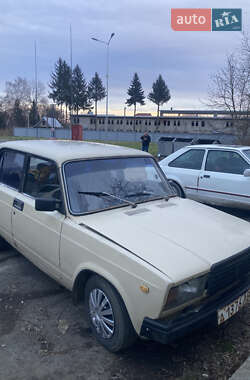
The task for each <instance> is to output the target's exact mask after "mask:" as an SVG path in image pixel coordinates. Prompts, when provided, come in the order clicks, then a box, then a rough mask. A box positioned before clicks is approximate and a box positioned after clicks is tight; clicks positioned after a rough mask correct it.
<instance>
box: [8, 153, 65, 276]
mask: <svg viewBox="0 0 250 380" xmlns="http://www.w3.org/2000/svg"><path fill="white" fill-rule="evenodd" d="M35 198H44V199H45V198H50V199H51V198H56V199H60V198H61V189H60V183H59V180H58V173H57V168H56V165H55V164H54V163H53V162H52V161H50V160H46V159H43V158H39V157H36V156H32V155H31V156H30V157H29V158H28V160H27V165H26V175H25V181H24V184H23V192H22V193H19V194H18V196H17V197H16V204H14V206H13V218H12V220H13V222H12V225H13V236H14V241H15V244H16V246H17V247H18V249H19V250H20V251H21V252H22V253H23V254H24V255H25V256H27V257H28V258H29V259H30V260H31V261H33V262H34V263H35V264H36V265H38V266H39V267H41V269H43V270H44V271H46V272H49V274H50V275H51V276H53V277H54V278H59V277H60V272H59V248H60V234H61V229H62V223H63V221H64V219H65V215H64V214H63V213H62V212H59V211H53V212H44V211H36V210H35Z"/></svg>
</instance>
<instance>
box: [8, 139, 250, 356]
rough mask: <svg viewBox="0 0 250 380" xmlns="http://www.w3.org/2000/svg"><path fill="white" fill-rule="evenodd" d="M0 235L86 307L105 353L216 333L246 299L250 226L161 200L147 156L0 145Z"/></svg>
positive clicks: (85, 147)
mask: <svg viewBox="0 0 250 380" xmlns="http://www.w3.org/2000/svg"><path fill="white" fill-rule="evenodd" d="M0 235H1V237H2V240H1V241H0V244H3V243H4V239H5V240H6V241H7V242H8V243H9V244H11V245H12V246H13V247H15V248H16V249H17V250H19V251H20V252H21V253H22V254H23V255H24V256H26V257H27V258H28V259H29V260H31V261H32V262H33V263H34V264H35V265H37V266H38V267H39V268H40V269H41V270H43V271H44V272H46V273H47V274H48V275H49V276H51V277H52V278H54V279H55V280H56V281H58V282H59V283H61V284H62V285H63V286H65V287H66V288H67V289H69V290H71V291H72V294H73V300H74V301H75V302H78V301H84V302H85V307H86V314H87V318H88V321H89V324H90V326H91V329H92V332H93V335H94V336H95V337H96V338H97V340H98V341H99V342H100V343H101V344H102V345H103V346H105V347H106V348H107V349H108V350H110V351H112V352H116V351H119V350H121V349H124V348H126V347H128V346H129V345H131V344H132V343H133V342H134V341H135V339H136V338H137V337H138V336H142V337H145V338H149V339H153V340H156V341H158V342H162V343H168V342H170V341H171V340H174V339H176V338H177V337H180V336H182V335H184V334H186V333H189V332H191V331H192V330H194V329H197V328H199V327H200V326H201V325H204V324H206V323H213V324H214V325H220V324H221V323H223V322H224V321H225V320H227V319H229V318H230V317H231V316H232V315H234V314H235V313H237V312H238V310H239V309H240V308H242V307H243V305H244V303H245V302H246V300H247V292H248V289H249V286H250V285H249V284H250V281H249V271H250V228H249V223H248V222H246V221H243V220H240V219H238V218H235V217H232V216H230V215H227V214H225V213H223V212H221V211H218V210H214V209H212V208H210V207H207V206H204V205H202V204H200V203H198V202H194V201H191V200H187V199H181V198H179V197H176V196H174V197H173V195H171V189H170V188H169V185H168V182H167V180H166V178H165V176H164V175H163V173H162V171H161V170H160V168H159V166H158V164H157V162H156V161H155V159H154V158H153V157H152V156H151V155H150V154H148V153H145V152H141V151H138V150H134V149H128V148H122V147H117V146H111V145H104V144H97V143H84V142H77V141H75V142H70V141H55V140H50V141H46V140H40V141H34V140H33V141H15V142H6V143H2V144H0Z"/></svg>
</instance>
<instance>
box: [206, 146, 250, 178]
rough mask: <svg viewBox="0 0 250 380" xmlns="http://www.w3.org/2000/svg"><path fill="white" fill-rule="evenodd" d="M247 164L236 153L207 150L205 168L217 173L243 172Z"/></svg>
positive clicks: (247, 166) (247, 167)
mask: <svg viewBox="0 0 250 380" xmlns="http://www.w3.org/2000/svg"><path fill="white" fill-rule="evenodd" d="M249 167H250V166H249V164H248V163H247V162H246V161H245V160H244V159H243V158H242V157H241V156H240V155H239V154H238V153H237V152H229V151H215V150H214V151H213V150H212V151H209V152H208V155H207V162H206V167H205V170H208V171H212V172H219V173H230V174H243V173H244V170H245V169H249Z"/></svg>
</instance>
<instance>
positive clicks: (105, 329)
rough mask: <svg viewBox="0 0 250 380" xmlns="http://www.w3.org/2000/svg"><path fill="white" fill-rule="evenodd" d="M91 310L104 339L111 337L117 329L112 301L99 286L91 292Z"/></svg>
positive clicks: (93, 320)
mask: <svg viewBox="0 0 250 380" xmlns="http://www.w3.org/2000/svg"><path fill="white" fill-rule="evenodd" d="M89 311H90V318H91V321H92V324H93V326H94V328H95V330H96V332H97V334H98V335H100V336H101V337H102V338H103V339H110V338H111V337H112V336H113V334H114V330H115V319H114V313H113V309H112V306H111V303H110V301H109V299H108V297H107V296H106V294H105V293H104V292H103V291H102V290H101V289H98V288H95V289H93V290H91V292H90V294H89Z"/></svg>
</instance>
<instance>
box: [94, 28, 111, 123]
mask: <svg viewBox="0 0 250 380" xmlns="http://www.w3.org/2000/svg"><path fill="white" fill-rule="evenodd" d="M114 35H115V33H111V35H110V37H109V40H108V41H102V40H99V39H98V38H94V37H92V38H91V39H92V40H93V41H96V42H101V43H102V44H104V45H106V47H107V53H106V54H107V56H106V60H107V61H106V92H107V94H106V123H105V124H106V128H107V125H108V114H109V44H110V41H111V39H112V38H113V37H114Z"/></svg>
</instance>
